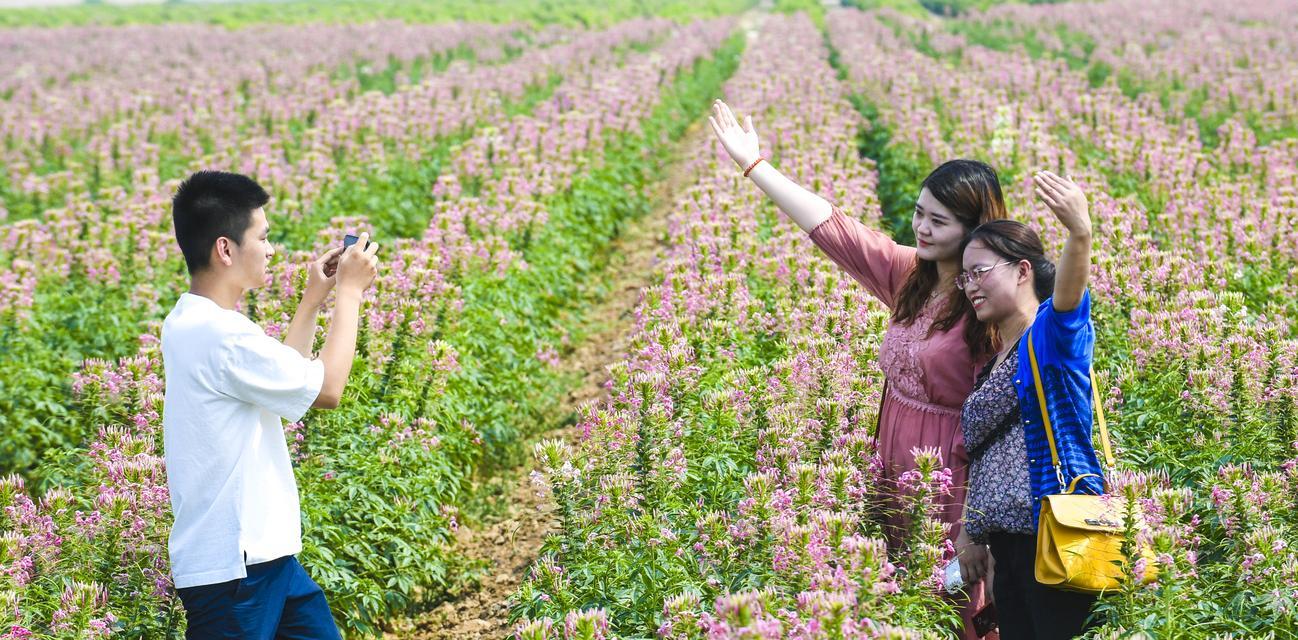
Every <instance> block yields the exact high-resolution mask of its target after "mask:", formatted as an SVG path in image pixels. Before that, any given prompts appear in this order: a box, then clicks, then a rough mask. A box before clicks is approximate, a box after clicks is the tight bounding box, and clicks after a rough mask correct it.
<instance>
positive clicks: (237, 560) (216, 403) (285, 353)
mask: <svg viewBox="0 0 1298 640" xmlns="http://www.w3.org/2000/svg"><path fill="white" fill-rule="evenodd" d="M162 361H163V367H164V369H165V371H166V378H167V386H166V397H165V400H164V403H163V409H162V427H163V448H164V450H165V455H166V460H167V487H168V488H169V489H170V491H171V509H172V513H173V514H174V515H175V524H174V525H172V528H171V539H170V542H169V544H168V551H169V552H170V556H171V575H172V578H173V580H174V582H175V585H176V588H184V587H196V586H200V585H205V584H216V583H219V582H227V581H229V580H235V579H238V578H243V577H246V576H247V570H246V569H245V566H246V565H249V564H257V563H259V562H267V561H270V560H274V559H276V558H282V557H284V556H290V555H294V554H297V553H298V552H300V551H301V550H302V523H301V512H300V511H299V508H298V496H297V482H296V481H295V480H294V479H293V467H292V463H291V461H290V460H289V453H288V444H287V442H286V441H285V438H284V426H283V423H282V422H281V421H280V419H281V418H284V419H287V420H289V421H296V420H299V419H301V417H302V415H303V414H305V413H306V411H307V409H309V408H311V404H312V403H313V402H315V399H316V397H317V396H318V395H319V394H320V387H321V386H322V385H323V384H324V364H323V363H322V362H320V361H318V360H311V359H309V358H305V357H303V356H302V354H300V353H298V352H297V351H296V350H294V349H293V348H292V347H290V346H288V345H286V344H284V343H282V342H280V341H279V340H276V339H274V338H272V337H270V336H268V335H266V332H265V331H263V330H262V329H261V327H259V326H257V324H256V323H254V322H253V321H251V320H249V319H248V318H247V317H246V316H244V315H243V314H242V313H239V312H237V311H231V310H229V309H224V308H222V307H221V306H220V305H218V304H216V302H214V301H212V300H211V299H208V298H205V297H203V296H199V295H194V294H192V293H184V294H181V296H180V300H178V301H177V302H176V306H175V308H173V309H172V310H171V313H170V314H168V315H167V319H166V321H164V322H163V325H162Z"/></svg>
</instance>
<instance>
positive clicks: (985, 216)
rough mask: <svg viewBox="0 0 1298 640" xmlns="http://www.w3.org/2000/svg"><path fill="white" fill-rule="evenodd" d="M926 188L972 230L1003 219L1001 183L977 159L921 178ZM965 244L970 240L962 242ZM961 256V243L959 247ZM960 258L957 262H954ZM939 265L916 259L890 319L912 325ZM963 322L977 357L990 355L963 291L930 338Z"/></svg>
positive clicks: (984, 329) (949, 163)
mask: <svg viewBox="0 0 1298 640" xmlns="http://www.w3.org/2000/svg"><path fill="white" fill-rule="evenodd" d="M924 189H928V192H929V193H931V194H933V197H934V198H936V199H937V201H938V202H941V203H942V206H944V207H946V208H947V209H949V210H950V211H951V213H952V214H953V215H955V217H956V220H957V221H958V222H959V223H960V224H961V225H964V228H965V230H966V232H971V231H973V229H975V228H977V227H978V226H979V225H982V224H985V223H988V222H991V221H994V220H1004V219H1005V218H1006V217H1007V215H1006V212H1005V198H1004V197H1003V196H1002V195H1001V182H1000V179H999V178H998V177H996V170H995V169H993V168H991V167H990V166H988V165H987V164H986V163H984V162H979V161H977V160H949V161H947V162H944V163H942V165H941V166H939V167H938V168H936V169H934V170H933V172H932V173H930V174H928V177H927V178H924V182H923V183H922V184H921V185H920V191H923V190H924ZM965 241H966V242H968V237H967V236H966V239H965ZM961 253H963V245H961ZM957 259H958V258H957ZM937 280H938V275H937V263H936V262H933V261H932V260H920V259H916V264H915V268H914V269H913V270H911V272H910V275H909V276H907V278H906V282H905V283H903V284H902V286H901V291H899V292H898V293H897V304H896V306H895V307H894V308H893V311H892V320H893V322H896V323H897V324H900V325H907V326H908V325H910V324H911V323H913V322H915V319H916V318H918V317H919V314H920V313H921V312H922V311H923V310H924V305H925V304H927V303H928V299H929V294H931V293H932V291H933V287H935V286H937V284H938V282H937ZM961 318H965V319H966V322H965V329H964V339H965V344H967V345H969V350H970V351H971V352H972V353H973V354H974V356H975V357H978V356H980V355H984V354H987V353H990V352H991V334H990V333H989V331H988V328H987V325H985V324H983V323H982V322H979V321H978V317H977V316H976V315H974V309H973V305H972V304H970V302H969V299H968V298H966V297H965V295H964V293H962V292H960V291H955V290H953V291H952V292H951V295H950V296H949V297H948V298H947V304H946V310H945V311H944V312H943V313H942V315H941V316H940V317H938V319H937V320H936V321H935V322H933V326H932V327H931V328H930V329H929V333H930V335H931V334H932V333H933V332H936V331H949V330H950V329H951V328H952V327H954V326H955V325H956V323H958V322H960V319H961Z"/></svg>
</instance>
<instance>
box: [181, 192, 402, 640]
mask: <svg viewBox="0 0 1298 640" xmlns="http://www.w3.org/2000/svg"><path fill="white" fill-rule="evenodd" d="M269 201H270V197H269V195H267V193H266V191H265V190H263V189H262V188H261V186H259V185H258V184H257V183H256V182H255V181H253V180H252V179H251V178H248V177H247V176H242V175H238V174H233V173H225V172H218V171H199V172H197V173H195V174H193V175H191V176H190V177H189V178H188V179H187V180H185V181H184V182H183V183H182V184H181V185H180V188H179V189H178V190H177V191H176V195H175V197H174V199H173V201H172V219H173V222H174V223H175V229H176V241H177V242H178V243H179V245H180V249H181V252H182V253H183V254H184V256H185V264H186V266H187V267H188V270H189V274H190V287H189V291H188V292H186V293H184V294H181V296H180V299H179V300H178V301H177V302H176V306H175V308H174V309H172V311H171V313H170V314H168V316H167V319H166V321H165V322H164V323H163V327H162V357H163V364H164V368H165V371H166V383H167V384H166V397H165V400H164V404H163V416H162V422H163V443H164V449H165V453H166V462H167V485H168V488H169V489H170V491H171V505H172V511H173V513H174V515H175V524H174V525H173V527H172V531H171V538H170V541H169V544H168V551H169V554H170V559H171V570H172V577H173V580H174V582H175V585H176V590H177V592H178V594H179V595H180V599H181V601H182V603H183V604H184V606H185V613H186V617H187V619H188V632H187V633H186V637H187V638H256V639H260V638H266V639H269V638H313V639H316V638H338V637H339V632H338V628H337V626H336V625H335V623H334V620H333V616H332V615H331V614H330V611H329V605H328V603H327V602H326V601H325V597H324V593H323V592H322V591H321V590H320V587H319V586H317V585H316V584H315V582H314V581H312V580H311V578H310V577H308V576H307V575H306V572H305V571H304V570H303V569H302V566H301V565H300V564H298V561H297V558H296V557H295V554H297V553H299V552H300V551H301V550H302V527H301V515H300V512H299V507H298V493H297V483H296V481H295V480H294V477H293V468H292V464H291V462H290V459H289V453H288V446H287V442H286V441H285V438H284V431H283V424H282V422H281V419H286V420H289V421H296V420H299V419H301V417H302V415H303V414H305V413H306V411H307V410H308V409H310V408H319V409H332V408H335V407H337V406H338V403H339V400H340V399H341V398H342V394H343V388H344V386H345V385H346V383H347V377H348V375H349V374H350V373H351V366H352V360H353V358H354V356H355V351H356V332H357V326H358V323H359V316H360V306H361V299H362V297H363V295H364V292H365V290H366V289H368V288H369V286H370V285H371V284H372V283H373V281H374V278H375V276H376V274H377V264H378V261H377V258H376V257H375V253H376V252H377V250H378V246H377V245H375V244H369V243H368V242H367V241H368V234H364V235H362V236H361V238H360V241H359V242H358V243H357V244H355V245H352V246H348V247H346V248H345V249H344V248H343V247H338V248H335V249H332V250H330V251H329V252H327V253H325V254H324V255H322V256H320V257H319V258H316V259H315V260H313V261H312V262H311V265H310V273H309V275H308V276H307V283H306V289H305V291H304V292H303V294H302V300H301V303H300V304H299V305H298V308H297V312H296V314H295V315H294V316H293V321H292V323H291V324H290V325H289V328H288V331H287V333H286V334H285V335H284V341H283V342H280V341H278V340H276V339H274V338H271V337H270V336H268V335H266V333H265V331H263V330H262V329H261V327H259V326H257V325H256V324H255V323H253V322H252V321H251V320H249V319H248V318H247V317H246V316H244V315H243V314H242V313H240V312H239V311H237V310H236V304H237V303H238V301H239V300H240V299H242V298H243V297H244V295H245V293H246V292H247V291H248V290H249V289H253V288H257V287H261V286H263V285H265V283H266V266H267V264H268V263H269V262H270V259H271V257H272V256H274V254H275V250H274V247H272V245H271V244H270V242H269V240H268V235H269V231H270V224H269V222H268V221H267V218H266V212H265V210H264V209H263V207H264V206H265V205H266V203H267V202H269ZM367 245H368V246H367ZM335 288H336V289H337V296H336V299H335V306H334V311H333V318H332V320H331V322H330V326H329V332H328V335H327V336H326V339H325V343H324V348H323V349H322V350H321V351H320V356H319V357H318V358H314V359H313V358H312V355H311V347H312V343H313V338H314V335H315V327H316V321H317V314H318V312H319V310H320V307H321V305H323V304H324V301H325V298H326V296H328V294H329V292H330V291H331V290H333V289H335Z"/></svg>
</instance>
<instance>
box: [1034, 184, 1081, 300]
mask: <svg viewBox="0 0 1298 640" xmlns="http://www.w3.org/2000/svg"><path fill="white" fill-rule="evenodd" d="M1032 184H1033V186H1034V187H1035V188H1036V191H1037V197H1038V198H1041V201H1042V202H1045V203H1046V206H1047V207H1050V212H1051V213H1053V214H1055V217H1056V218H1058V219H1059V222H1061V223H1063V225H1064V226H1065V227H1067V228H1068V239H1067V240H1066V241H1064V252H1063V254H1062V255H1061V256H1060V257H1059V262H1058V263H1056V264H1055V293H1054V297H1053V299H1054V307H1055V311H1059V312H1061V313H1064V312H1068V311H1072V310H1073V309H1076V308H1077V307H1078V306H1080V305H1081V304H1082V297H1083V296H1084V295H1085V294H1086V285H1087V283H1088V282H1089V281H1090V277H1091V213H1090V209H1089V208H1088V207H1087V205H1086V194H1085V193H1082V188H1081V187H1079V186H1077V183H1076V182H1073V181H1072V180H1069V179H1068V178H1061V177H1059V176H1057V175H1055V174H1053V173H1050V172H1049V171H1038V172H1037V173H1036V175H1034V176H1032Z"/></svg>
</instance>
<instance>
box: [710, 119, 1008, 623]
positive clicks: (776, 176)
mask: <svg viewBox="0 0 1298 640" xmlns="http://www.w3.org/2000/svg"><path fill="white" fill-rule="evenodd" d="M709 122H710V123H711V125H712V130H713V132H715V133H716V135H717V138H718V139H719V140H720V141H721V144H722V146H724V147H725V149H726V152H727V153H729V154H730V157H731V159H733V160H734V161H735V163H736V164H737V165H739V167H740V168H741V169H743V170H744V175H745V176H747V177H749V178H751V179H752V180H753V182H755V183H756V184H757V186H758V187H759V188H761V190H762V191H764V192H765V193H766V195H768V196H770V198H771V199H772V200H773V201H774V202H775V204H776V205H777V206H778V207H779V208H780V210H781V211H783V212H784V213H785V215H787V216H788V217H789V218H791V219H792V220H793V221H794V222H795V223H796V224H797V225H798V226H799V227H801V228H802V229H803V230H804V231H806V232H807V233H808V234H810V236H811V240H812V242H814V243H815V244H816V246H818V247H820V249H821V250H822V251H824V252H825V253H826V254H827V255H828V256H829V257H830V258H831V259H832V260H833V261H834V262H835V263H837V264H838V265H839V266H840V267H842V268H843V269H844V270H845V271H847V272H848V273H849V274H850V275H851V276H852V277H853V278H854V279H855V280H856V281H857V282H859V283H861V284H862V285H864V286H865V287H866V289H868V290H869V291H870V293H871V294H873V295H874V296H875V297H876V298H878V299H879V300H880V301H882V302H883V304H885V305H887V306H888V308H889V309H891V310H892V319H891V322H890V323H889V325H888V330H887V333H886V334H885V335H884V341H883V346H882V347H881V348H880V352H879V358H880V364H881V368H882V369H883V372H884V376H885V380H886V386H885V391H884V399H883V403H882V406H881V407H880V416H879V434H878V440H879V452H880V455H881V457H882V460H883V467H884V469H883V472H884V477H885V479H887V480H891V481H893V482H895V481H896V480H897V478H898V477H900V476H901V475H902V474H903V473H905V472H906V471H909V470H911V469H913V468H914V466H915V459H914V457H913V456H912V455H911V453H910V452H911V450H912V449H913V448H915V447H931V448H935V449H937V450H938V451H939V452H941V454H942V460H943V461H944V463H945V464H946V466H948V467H949V468H950V469H951V472H952V482H953V489H952V496H951V497H950V499H949V502H948V503H946V504H944V505H943V510H942V514H941V516H942V519H943V521H944V522H946V523H947V524H950V525H952V527H951V530H950V532H949V535H951V536H955V535H956V533H957V532H958V529H959V520H960V514H961V507H962V504H963V502H964V488H965V480H966V477H967V475H966V472H967V465H968V456H967V455H966V454H965V448H964V443H963V436H962V435H961V431H960V408H961V406H962V405H963V404H964V401H965V398H966V397H967V396H968V395H969V392H970V391H971V390H972V389H973V384H974V377H975V373H976V372H977V370H978V369H979V368H980V366H981V365H982V363H984V362H986V361H987V359H988V358H989V357H990V356H991V352H992V351H993V349H992V347H991V340H990V338H989V334H988V331H987V326H986V325H985V324H983V323H982V322H979V321H978V320H977V318H976V317H975V315H974V309H973V305H972V303H970V301H969V300H968V299H967V298H966V297H965V296H963V295H962V294H961V293H960V292H959V291H957V290H956V288H955V279H956V275H957V274H958V273H959V272H960V246H961V243H962V242H963V241H964V240H965V237H966V236H967V235H968V234H969V233H970V232H971V231H972V230H973V229H974V228H975V227H977V226H978V225H980V224H982V223H985V222H989V221H992V220H999V219H1003V218H1004V217H1005V202H1004V199H1003V198H1002V196H1001V187H1000V182H999V180H998V179H997V177H996V172H995V171H994V170H993V169H992V168H991V167H989V166H987V165H986V164H983V163H981V162H975V161H972V160H953V161H950V162H947V163H945V164H943V165H942V166H940V167H938V168H937V169H935V170H934V171H933V172H932V173H931V174H929V176H928V177H927V178H925V179H924V182H923V184H922V185H921V186H920V192H919V198H918V200H917V201H916V205H915V213H914V217H913V218H912V221H911V225H912V228H913V229H914V231H915V239H916V246H914V247H909V246H902V245H899V244H897V243H896V242H894V241H893V240H892V239H891V238H890V237H888V236H887V235H885V234H883V233H880V232H878V231H875V230H873V229H868V228H866V227H865V226H864V225H862V224H861V223H860V221H858V220H856V219H854V218H851V217H849V216H846V215H843V213H842V212H840V211H839V210H838V209H837V207H835V206H833V205H831V204H830V203H829V202H828V201H826V200H825V199H823V198H821V197H820V196H818V195H816V194H814V193H812V192H810V191H808V190H806V189H804V188H802V187H800V186H798V185H797V184H795V183H793V182H792V181H791V180H789V179H788V178H786V177H785V176H784V175H782V174H781V173H780V172H779V171H777V170H776V169H775V167H773V166H771V164H770V163H769V162H766V161H764V160H765V159H764V158H762V156H761V151H760V149H759V144H758V137H757V132H756V131H755V130H754V128H753V122H752V118H751V117H749V118H747V119H746V120H745V123H744V125H742V126H741V125H740V124H739V122H738V121H737V120H736V119H735V116H734V114H733V113H732V112H731V111H730V108H729V107H727V106H726V104H725V103H723V102H721V101H720V100H717V101H716V102H715V103H714V104H713V108H712V116H711V117H710V118H709ZM885 502H887V503H888V504H885V508H886V509H887V510H888V512H889V513H892V514H893V515H891V516H889V518H888V522H886V523H885V532H886V533H887V536H888V545H889V548H891V549H896V548H897V545H898V544H900V543H901V542H902V541H903V539H904V535H905V532H906V530H907V528H908V523H907V522H905V520H904V519H903V518H902V517H901V516H900V514H899V512H900V510H899V509H898V508H897V505H898V504H899V503H898V502H897V501H896V500H895V496H891V497H886V498H885ZM969 584H970V585H972V586H970V587H969V588H968V589H967V590H966V592H967V593H968V594H970V601H969V602H968V603H966V604H965V605H964V606H963V618H964V620H965V632H964V636H965V637H966V638H977V637H978V635H977V633H976V632H975V631H974V630H973V625H972V623H971V621H970V620H971V617H972V615H973V613H974V612H977V611H979V610H980V609H981V608H982V606H983V592H982V585H980V584H976V583H975V582H972V581H971V582H969ZM991 637H995V636H994V635H993V636H991Z"/></svg>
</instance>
